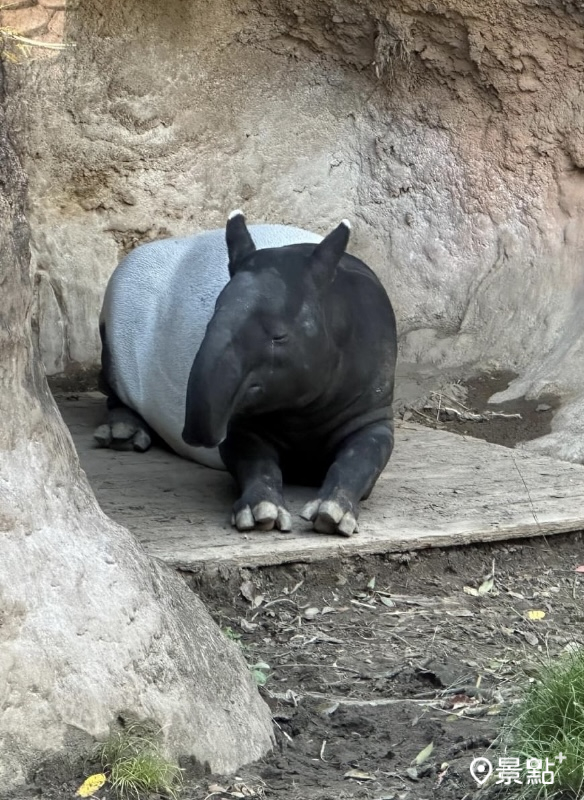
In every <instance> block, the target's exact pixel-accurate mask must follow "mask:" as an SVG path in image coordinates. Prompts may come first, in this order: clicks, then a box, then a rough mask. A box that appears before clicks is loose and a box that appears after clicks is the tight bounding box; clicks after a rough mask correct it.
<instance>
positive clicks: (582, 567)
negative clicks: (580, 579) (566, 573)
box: [576, 564, 584, 572]
mask: <svg viewBox="0 0 584 800" xmlns="http://www.w3.org/2000/svg"><path fill="white" fill-rule="evenodd" d="M576 572H584V564H580V566H579V567H576Z"/></svg>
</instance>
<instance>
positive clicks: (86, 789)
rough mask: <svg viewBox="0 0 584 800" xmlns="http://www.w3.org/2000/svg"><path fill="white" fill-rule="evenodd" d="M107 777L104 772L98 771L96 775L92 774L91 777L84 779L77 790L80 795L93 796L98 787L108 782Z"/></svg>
mask: <svg viewBox="0 0 584 800" xmlns="http://www.w3.org/2000/svg"><path fill="white" fill-rule="evenodd" d="M106 780H107V778H106V777H105V775H104V774H103V772H98V773H96V774H95V775H90V776H89V778H87V779H86V780H84V781H83V783H82V784H81V786H80V787H79V789H77V791H76V792H75V794H76V795H78V796H79V797H91V795H92V794H95V793H96V792H97V790H98V789H101V787H102V786H103V785H104V783H105V782H106Z"/></svg>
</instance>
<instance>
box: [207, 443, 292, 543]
mask: <svg viewBox="0 0 584 800" xmlns="http://www.w3.org/2000/svg"><path fill="white" fill-rule="evenodd" d="M219 452H220V454H221V458H222V459H223V463H224V464H225V466H226V467H227V469H228V470H229V472H230V473H231V474H232V475H233V477H234V478H235V480H236V481H237V484H238V486H239V489H240V491H241V497H240V498H239V500H238V501H237V502H236V503H235V504H234V506H233V514H232V517H231V524H232V525H234V526H235V527H236V528H237V529H238V530H240V531H250V530H252V529H253V528H257V529H258V530H261V531H271V530H273V528H274V527H276V528H279V529H280V530H281V531H289V530H291V528H292V518H291V516H290V513H289V512H288V510H287V508H286V507H285V505H284V496H283V490H282V471H281V469H280V463H279V456H278V452H277V450H276V449H275V448H274V447H273V446H272V445H270V444H268V443H267V442H265V441H264V440H263V439H262V438H261V437H260V436H258V435H257V434H255V433H252V432H249V431H238V430H230V431H229V433H228V435H227V438H226V439H225V441H224V442H223V443H222V444H221V445H219Z"/></svg>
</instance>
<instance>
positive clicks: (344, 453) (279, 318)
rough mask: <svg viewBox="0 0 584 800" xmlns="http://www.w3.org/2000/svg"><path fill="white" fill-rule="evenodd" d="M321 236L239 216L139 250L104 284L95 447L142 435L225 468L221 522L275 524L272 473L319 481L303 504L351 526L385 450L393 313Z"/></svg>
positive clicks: (322, 526) (331, 523) (279, 487)
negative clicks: (233, 490)
mask: <svg viewBox="0 0 584 800" xmlns="http://www.w3.org/2000/svg"><path fill="white" fill-rule="evenodd" d="M349 232H350V225H349V223H348V222H347V221H345V220H343V221H342V222H341V223H340V224H339V225H338V227H336V228H335V229H334V230H333V231H332V232H331V233H329V234H328V235H327V236H326V237H325V238H324V239H323V238H322V237H320V236H318V235H316V234H314V233H310V232H309V231H305V230H301V229H299V228H295V227H290V226H284V225H252V226H250V227H249V228H248V227H247V225H246V222H245V218H244V216H243V214H242V212H241V211H234V212H233V213H232V214H231V215H230V216H229V219H228V221H227V225H226V229H225V230H223V229H220V230H213V231H207V232H204V233H200V234H198V235H196V236H191V237H188V238H177V239H165V240H161V241H156V242H151V243H148V244H144V245H141V246H139V247H137V248H136V249H135V250H134V251H133V252H131V253H130V254H129V255H127V256H126V257H125V258H124V259H123V260H122V261H121V262H120V264H119V266H118V267H117V268H116V270H115V271H114V273H113V275H112V277H111V279H110V281H109V284H108V286H107V290H106V294H105V299H104V303H103V308H102V313H101V317H100V333H101V339H102V371H101V376H100V386H101V388H102V390H103V391H104V393H105V394H106V395H107V408H108V413H107V418H106V421H105V422H104V424H102V425H101V426H100V427H99V428H97V430H96V431H95V434H94V436H95V439H96V440H97V442H98V444H99V445H100V446H102V447H113V448H124V447H133V448H134V449H136V450H139V451H144V450H147V449H148V447H149V446H150V444H151V437H152V435H153V432H155V433H156V434H158V435H159V436H160V437H161V438H162V440H164V441H165V442H166V443H167V445H169V446H170V447H171V448H172V449H173V450H175V451H176V452H177V453H178V454H180V455H181V456H184V457H186V458H190V459H192V460H194V461H198V462H199V463H201V464H206V465H207V466H211V467H215V468H219V469H222V468H227V470H228V471H229V472H230V473H231V474H232V476H233V477H234V478H235V480H236V482H237V484H238V487H239V491H240V497H239V499H238V500H237V502H236V503H235V505H234V507H233V515H232V524H233V525H235V526H236V527H237V528H238V530H240V531H247V530H251V529H253V528H256V529H259V530H272V529H273V528H274V527H276V528H279V529H280V530H282V531H288V530H290V529H291V525H292V520H291V517H290V514H289V512H288V510H287V509H286V505H285V502H284V497H283V481H287V482H290V483H296V484H301V485H307V486H318V487H319V488H318V490H317V491H316V495H315V498H314V500H312V501H311V502H309V503H308V504H307V505H306V506H305V507H304V509H303V511H302V517H303V518H304V519H307V520H311V521H312V522H313V527H314V529H315V530H316V531H319V532H322V533H338V534H342V535H344V536H350V535H352V534H353V533H355V532H356V531H357V530H358V525H357V519H358V512H359V501H360V500H362V499H365V498H367V497H368V496H369V494H370V493H371V490H372V489H373V487H374V485H375V483H376V481H377V479H378V477H379V475H380V473H381V471H382V470H383V468H384V467H385V465H386V464H387V462H388V460H389V458H390V455H391V452H392V448H393V414H392V400H393V385H394V373H395V362H396V324H395V317H394V312H393V309H392V306H391V303H390V301H389V298H388V296H387V294H386V292H385V290H384V288H383V286H382V285H381V283H380V281H379V280H378V278H377V277H376V276H375V274H374V273H373V272H372V271H371V270H370V269H369V268H368V267H367V266H366V265H365V264H364V263H363V262H362V261H360V260H359V259H358V258H355V257H353V256H351V255H348V254H347V253H346V252H345V250H346V247H347V244H348V240H349Z"/></svg>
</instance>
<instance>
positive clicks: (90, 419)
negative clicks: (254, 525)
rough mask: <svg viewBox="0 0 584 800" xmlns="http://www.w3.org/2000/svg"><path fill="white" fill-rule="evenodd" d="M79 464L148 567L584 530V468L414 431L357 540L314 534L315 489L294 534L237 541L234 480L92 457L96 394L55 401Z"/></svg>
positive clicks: (403, 431) (128, 457)
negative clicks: (306, 517) (310, 516)
mask: <svg viewBox="0 0 584 800" xmlns="http://www.w3.org/2000/svg"><path fill="white" fill-rule="evenodd" d="M59 405H60V408H61V411H62V414H63V417H64V418H65V421H66V422H67V424H68V426H69V428H70V430H71V433H72V436H73V439H74V441H75V444H76V446H77V450H78V452H79V456H80V459H81V464H82V466H83V468H84V469H85V471H86V473H87V476H88V478H89V480H90V482H91V484H92V486H93V488H94V491H95V493H96V496H97V498H98V500H99V502H100V504H101V506H102V508H103V509H104V511H105V512H106V513H107V514H108V515H109V516H111V517H112V518H113V519H115V520H116V521H118V522H120V523H121V524H123V525H125V526H126V527H128V528H129V529H130V530H131V531H133V532H134V534H135V535H136V537H137V538H138V539H139V540H140V542H141V543H142V544H143V546H144V548H145V549H146V550H147V552H148V553H150V554H151V555H152V556H155V557H156V558H159V559H161V560H162V561H165V562H166V563H167V564H169V565H171V566H173V567H177V568H181V569H186V570H196V569H198V568H200V567H201V566H202V565H204V564H221V563H223V564H224V563H228V564H231V565H238V566H245V565H249V566H252V565H268V564H281V563H286V562H291V561H312V560H315V559H321V558H327V557H329V556H339V555H342V554H347V555H348V554H355V553H361V554H365V553H392V552H400V551H404V550H418V549H424V548H428V547H447V546H453V545H462V544H470V543H473V542H487V541H496V540H501V539H516V538H521V537H526V536H543V535H551V534H554V533H563V532H568V531H576V530H582V529H583V528H584V467H582V466H579V465H575V464H568V463H565V462H560V461H555V460H553V459H550V458H546V457H542V456H537V455H533V454H531V453H526V452H522V451H521V450H510V449H508V448H504V447H499V446H498V445H493V444H489V443H487V442H483V441H481V440H478V439H473V438H471V437H462V436H457V435H455V434H451V433H445V432H442V431H434V430H430V429H428V428H424V427H422V426H418V425H415V424H412V423H410V422H408V423H403V424H401V425H398V426H397V429H396V448H395V452H394V455H393V457H392V460H391V462H390V464H389V466H388V468H387V469H386V470H385V472H384V473H383V475H382V476H381V478H380V479H379V482H378V484H377V486H376V487H375V490H374V492H373V494H372V496H371V498H370V499H369V500H368V501H367V502H365V503H363V504H362V511H361V518H360V528H361V532H360V533H359V534H358V535H357V536H355V537H352V538H350V539H345V538H342V537H338V536H326V535H322V534H316V533H313V532H312V531H310V526H309V525H308V523H305V522H304V521H302V520H300V518H299V517H298V516H297V515H298V512H299V511H300V509H301V507H302V505H303V503H304V502H306V500H307V499H309V498H310V497H311V496H312V495H313V490H310V489H306V488H300V487H287V489H286V497H287V500H288V503H289V507H290V510H291V512H292V513H293V514H295V515H296V517H295V529H294V531H293V532H292V533H287V534H282V533H278V532H269V533H255V532H252V533H248V534H240V533H238V532H237V531H235V530H234V529H233V528H232V527H231V525H230V524H229V519H230V508H231V504H232V502H233V500H234V499H235V491H234V487H233V483H232V481H231V478H230V477H229V476H228V475H227V474H226V473H223V472H218V471H215V470H211V469H207V468H205V467H201V466H199V465H197V464H193V463H190V462H188V461H185V460H183V459H180V458H179V457H178V456H175V455H174V454H173V453H171V452H167V451H164V450H162V449H159V448H153V449H152V450H150V451H149V452H148V453H144V454H139V453H134V452H114V451H110V450H100V449H97V448H95V447H94V444H93V439H92V432H93V429H94V427H95V426H96V425H97V424H98V422H99V421H100V418H101V416H102V415H103V413H104V402H103V398H102V397H101V396H100V395H96V394H89V395H82V396H80V397H79V398H78V399H76V400H67V399H65V398H60V399H59Z"/></svg>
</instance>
